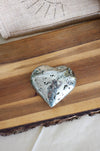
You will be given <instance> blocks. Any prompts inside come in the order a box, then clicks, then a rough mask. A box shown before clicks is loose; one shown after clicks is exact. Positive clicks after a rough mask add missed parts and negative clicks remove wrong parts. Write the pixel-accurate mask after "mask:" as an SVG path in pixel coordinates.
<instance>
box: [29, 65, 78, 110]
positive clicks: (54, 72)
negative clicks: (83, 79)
mask: <svg viewBox="0 0 100 151" xmlns="http://www.w3.org/2000/svg"><path fill="white" fill-rule="evenodd" d="M31 83H32V85H33V87H34V88H35V89H36V91H37V92H38V93H39V94H40V95H41V97H42V98H43V99H44V100H45V101H46V102H47V103H48V104H49V106H50V107H53V106H55V105H56V104H57V103H58V102H60V101H61V100H62V99H63V98H64V97H65V96H67V95H68V94H69V93H70V92H71V91H72V90H73V88H74V87H75V84H76V78H75V75H74V73H73V71H72V70H71V69H70V68H68V67H66V66H58V67H50V66H47V65H43V66H39V67H37V68H36V69H35V70H34V71H33V72H32V75H31Z"/></svg>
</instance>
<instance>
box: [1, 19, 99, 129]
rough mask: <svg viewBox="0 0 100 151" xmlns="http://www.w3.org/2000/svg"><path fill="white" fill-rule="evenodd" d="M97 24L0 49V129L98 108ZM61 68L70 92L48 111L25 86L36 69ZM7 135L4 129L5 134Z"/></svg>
mask: <svg viewBox="0 0 100 151" xmlns="http://www.w3.org/2000/svg"><path fill="white" fill-rule="evenodd" d="M99 39H100V20H95V21H90V22H85V23H81V24H77V25H74V26H71V27H66V28H64V29H59V30H57V31H53V32H49V33H46V34H42V35H38V36H35V37H31V38H26V39H24V40H19V41H16V42H11V43H7V44H2V45H0V63H1V64H0V129H1V132H3V130H4V129H8V128H13V127H17V126H21V125H26V124H30V123H33V124H34V123H35V125H39V123H42V122H43V123H44V124H45V122H46V121H52V120H54V119H56V118H59V119H62V117H64V118H66V116H69V115H75V114H77V113H82V112H86V111H90V110H91V111H92V110H96V111H97V110H98V109H100V40H99ZM44 64H45V65H50V66H59V65H67V66H69V67H70V68H71V69H72V70H73V71H74V72H75V75H76V77H77V84H76V87H75V89H74V90H73V91H72V92H71V93H70V94H69V95H68V96H67V97H66V98H65V99H64V100H63V101H61V102H60V103H59V104H58V105H56V106H55V107H54V108H52V109H51V108H50V107H49V106H48V105H47V104H46V103H45V102H44V101H43V99H42V98H41V97H40V96H39V95H38V94H36V92H35V90H34V89H33V88H32V86H31V83H30V76H31V72H32V71H33V70H34V69H35V68H36V67H37V66H40V65H44ZM6 132H7V131H6Z"/></svg>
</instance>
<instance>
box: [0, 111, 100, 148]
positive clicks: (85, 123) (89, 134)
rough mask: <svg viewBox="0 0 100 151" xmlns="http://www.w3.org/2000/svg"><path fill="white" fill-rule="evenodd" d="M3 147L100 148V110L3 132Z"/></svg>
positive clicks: (1, 138)
mask: <svg viewBox="0 0 100 151" xmlns="http://www.w3.org/2000/svg"><path fill="white" fill-rule="evenodd" d="M0 151H100V114H97V115H95V116H92V117H89V116H87V115H86V116H83V117H81V118H80V119H77V120H73V121H68V122H64V123H62V124H58V125H54V126H50V127H43V128H42V127H37V128H34V129H32V130H29V131H27V132H23V133H21V134H16V135H10V136H7V137H5V136H0Z"/></svg>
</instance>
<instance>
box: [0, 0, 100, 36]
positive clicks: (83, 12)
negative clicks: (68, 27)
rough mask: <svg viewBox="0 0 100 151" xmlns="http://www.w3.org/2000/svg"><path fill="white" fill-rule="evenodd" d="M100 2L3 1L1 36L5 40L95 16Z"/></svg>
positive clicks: (0, 4) (94, 0)
mask: <svg viewBox="0 0 100 151" xmlns="http://www.w3.org/2000/svg"><path fill="white" fill-rule="evenodd" d="M99 4H100V1H99V0H14V1H13V0H0V33H1V35H2V37H3V38H8V37H12V36H17V35H22V34H25V33H31V32H33V31H36V30H37V29H38V30H39V29H41V28H42V29H43V28H45V27H49V26H53V25H55V24H56V25H57V24H59V23H62V22H67V21H70V20H74V19H78V18H82V17H86V16H91V15H92V14H95V13H97V12H98V11H99Z"/></svg>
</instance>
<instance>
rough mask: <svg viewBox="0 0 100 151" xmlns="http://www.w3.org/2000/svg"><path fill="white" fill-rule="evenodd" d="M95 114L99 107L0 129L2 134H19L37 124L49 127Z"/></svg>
mask: <svg viewBox="0 0 100 151" xmlns="http://www.w3.org/2000/svg"><path fill="white" fill-rule="evenodd" d="M95 114H100V108H97V109H94V110H89V111H84V112H80V113H76V114H71V115H67V116H61V117H57V118H53V119H49V120H44V121H39V122H36V123H31V124H27V125H21V126H18V127H13V128H9V129H3V130H0V135H1V136H8V135H11V134H18V133H22V132H25V131H27V130H29V129H32V128H35V127H37V126H45V127H48V126H50V125H55V124H59V123H62V122H65V121H71V120H73V119H78V118H80V117H81V116H83V115H89V116H93V115H95Z"/></svg>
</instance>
